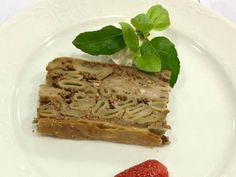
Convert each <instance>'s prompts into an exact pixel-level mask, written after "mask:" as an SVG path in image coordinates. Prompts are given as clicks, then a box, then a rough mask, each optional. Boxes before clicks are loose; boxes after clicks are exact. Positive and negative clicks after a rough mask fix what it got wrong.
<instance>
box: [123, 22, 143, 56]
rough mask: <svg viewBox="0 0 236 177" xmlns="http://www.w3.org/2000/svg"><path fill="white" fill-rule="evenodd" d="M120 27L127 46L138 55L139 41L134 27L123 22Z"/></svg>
mask: <svg viewBox="0 0 236 177" xmlns="http://www.w3.org/2000/svg"><path fill="white" fill-rule="evenodd" d="M120 26H121V29H122V33H123V36H124V40H125V44H126V45H127V47H128V48H130V49H131V50H132V51H133V52H135V53H137V52H138V50H139V40H138V36H137V34H136V33H135V31H134V29H133V27H132V26H131V25H130V24H128V23H125V22H121V23H120Z"/></svg>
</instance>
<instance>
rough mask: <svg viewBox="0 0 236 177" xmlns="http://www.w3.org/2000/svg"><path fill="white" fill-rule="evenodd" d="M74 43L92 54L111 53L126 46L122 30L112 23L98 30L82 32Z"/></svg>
mask: <svg viewBox="0 0 236 177" xmlns="http://www.w3.org/2000/svg"><path fill="white" fill-rule="evenodd" d="M72 43H73V44H74V46H75V47H77V48H78V49H80V50H82V51H83V52H85V53H88V54H90V55H111V54H113V53H115V52H118V51H120V50H121V49H123V48H125V42H124V39H123V34H122V31H121V30H120V29H119V28H116V27H114V26H111V25H109V26H106V27H104V28H102V29H100V30H97V31H90V32H84V33H80V34H79V35H78V36H77V37H76V38H75V39H74V41H73V42H72Z"/></svg>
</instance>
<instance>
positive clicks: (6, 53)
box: [0, 0, 236, 177]
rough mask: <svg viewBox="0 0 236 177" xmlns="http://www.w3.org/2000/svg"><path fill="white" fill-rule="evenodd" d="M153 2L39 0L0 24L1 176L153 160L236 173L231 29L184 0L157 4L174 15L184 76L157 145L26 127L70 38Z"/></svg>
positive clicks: (104, 171) (69, 51) (177, 168)
mask: <svg viewBox="0 0 236 177" xmlns="http://www.w3.org/2000/svg"><path fill="white" fill-rule="evenodd" d="M155 3H156V1H155V0H129V1H125V0H122V1H121V0H113V1H110V0H99V1H94V0H80V1H75V0H50V1H47V0H42V1H38V2H37V3H35V4H34V5H33V6H32V7H30V8H29V9H26V10H25V11H24V12H21V13H19V14H18V15H17V16H16V17H14V18H12V19H11V20H9V21H8V22H7V23H5V24H3V25H2V26H0V81H1V86H0V93H1V95H2V96H1V99H0V110H1V111H0V175H1V176H8V177H78V176H80V177H112V176H114V175H115V174H116V173H118V172H119V171H122V170H124V169H125V168H127V167H130V166H132V165H134V164H137V163H140V162H142V161H144V160H147V159H157V160H160V161H161V162H163V163H164V164H165V165H166V166H167V167H168V169H169V172H170V177H234V176H236V175H235V174H236V169H235V166H236V144H235V140H236V135H235V120H236V116H235V115H236V111H235V106H236V99H235V98H236V95H235V93H236V92H235V91H236V90H235V88H236V77H234V72H235V70H236V61H235V59H236V53H235V50H236V48H235V41H236V28H235V26H233V25H232V24H231V23H229V22H227V21H226V20H224V19H223V18H221V17H219V16H218V15H216V14H214V13H212V12H209V11H208V10H207V9H206V8H204V7H202V6H201V5H199V4H197V3H196V2H194V1H190V0H178V1H176V0H160V1H159V3H161V4H162V5H163V6H165V7H166V8H167V9H168V10H169V12H170V15H171V21H172V26H171V28H170V29H169V30H167V31H166V32H165V35H167V36H168V37H169V38H171V40H173V41H174V43H175V44H176V47H177V49H178V52H179V57H180V60H181V73H180V77H179V80H178V83H177V85H176V86H175V88H174V89H173V90H172V93H171V98H170V104H169V107H170V110H171V113H170V114H169V115H168V121H169V123H170V124H171V126H172V130H171V131H169V132H168V134H169V136H170V138H171V141H172V143H171V144H170V145H169V146H165V147H161V148H152V149H151V148H146V147H141V146H132V145H122V144H114V143H108V142H101V141H72V140H62V139H55V138H49V137H41V136H38V135H37V134H35V133H33V132H32V129H33V125H32V120H33V118H34V117H35V116H36V108H37V101H38V86H39V85H40V83H42V82H43V81H44V78H45V74H46V72H45V66H46V65H47V63H48V62H49V61H50V60H51V59H53V58H54V57H57V56H77V55H80V54H81V53H80V52H79V50H77V49H75V48H74V47H73V45H72V44H71V41H72V39H73V38H74V36H75V35H76V34H77V33H79V32H81V31H85V30H92V29H96V28H98V27H101V26H104V25H106V24H109V23H116V22H119V21H120V20H124V19H125V18H127V17H131V16H134V15H136V14H137V13H139V12H144V11H146V10H147V9H148V7H150V6H151V5H153V4H155Z"/></svg>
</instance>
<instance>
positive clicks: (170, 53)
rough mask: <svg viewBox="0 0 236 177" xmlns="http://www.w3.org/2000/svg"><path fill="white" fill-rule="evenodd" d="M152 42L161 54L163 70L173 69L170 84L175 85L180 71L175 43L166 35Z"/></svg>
mask: <svg viewBox="0 0 236 177" xmlns="http://www.w3.org/2000/svg"><path fill="white" fill-rule="evenodd" d="M151 44H152V46H153V47H154V48H155V50H156V51H157V52H158V54H159V55H160V56H161V64H162V70H165V69H166V70H169V71H171V78H170V86H171V87H174V85H175V83H176V81H177V79H178V75H179V71H180V62H179V58H178V54H177V51H176V49H175V45H174V44H173V43H172V42H171V41H170V40H169V39H167V38H165V37H155V38H153V39H152V40H151Z"/></svg>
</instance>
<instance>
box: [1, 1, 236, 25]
mask: <svg viewBox="0 0 236 177" xmlns="http://www.w3.org/2000/svg"><path fill="white" fill-rule="evenodd" d="M34 1H36V0H1V1H0V23H2V22H4V21H6V20H7V19H8V18H9V17H11V16H13V15H15V14H16V13H17V12H18V11H19V10H22V9H24V8H25V7H27V6H29V5H30V4H32V3H33V2H34ZM195 1H199V2H200V3H201V4H203V5H205V6H208V7H209V8H211V9H213V10H215V11H216V12H218V13H220V14H222V15H223V16H225V17H226V18H228V19H229V20H231V21H232V22H234V23H235V24H236V0H195Z"/></svg>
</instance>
